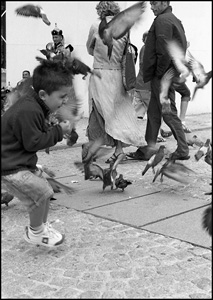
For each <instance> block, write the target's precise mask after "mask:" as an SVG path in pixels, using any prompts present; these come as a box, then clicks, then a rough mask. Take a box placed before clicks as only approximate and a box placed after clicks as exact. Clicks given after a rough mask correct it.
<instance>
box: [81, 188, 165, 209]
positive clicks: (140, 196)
mask: <svg viewBox="0 0 213 300" xmlns="http://www.w3.org/2000/svg"><path fill="white" fill-rule="evenodd" d="M160 192H161V191H156V192H151V193H149V194H146V195H139V196H135V197H131V198H128V199H123V200H120V201H117V202H113V203H107V204H103V205H99V206H95V207H92V208H87V209H83V210H81V211H83V212H84V211H89V210H92V209H96V208H100V207H104V206H110V205H114V204H117V203H121V202H126V201H130V200H134V199H137V198H142V197H146V196H150V195H153V194H157V193H160Z"/></svg>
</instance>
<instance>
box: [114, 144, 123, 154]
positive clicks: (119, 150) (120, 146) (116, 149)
mask: <svg viewBox="0 0 213 300" xmlns="http://www.w3.org/2000/svg"><path fill="white" fill-rule="evenodd" d="M120 153H123V147H122V143H121V141H116V147H115V155H118V154H120Z"/></svg>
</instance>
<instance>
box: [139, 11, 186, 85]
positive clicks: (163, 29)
mask: <svg viewBox="0 0 213 300" xmlns="http://www.w3.org/2000/svg"><path fill="white" fill-rule="evenodd" d="M171 39H175V40H177V41H178V42H179V43H180V45H181V46H182V47H183V50H184V51H185V52H186V48H187V40H186V36H185V31H184V28H183V25H182V23H181V21H180V20H179V19H178V18H177V17H176V16H175V15H174V14H173V13H172V7H171V6H168V7H167V8H166V9H165V10H164V11H163V12H162V13H161V14H160V15H159V16H157V17H156V18H155V19H154V22H153V23H152V25H151V27H150V29H149V32H148V36H147V40H146V47H145V51H144V56H143V79H144V82H148V81H150V80H152V79H153V78H154V77H155V76H157V77H158V78H162V76H163V75H164V74H165V72H166V71H167V70H168V69H169V68H170V67H171V66H173V63H172V61H171V58H170V56H169V54H168V51H167V48H166V42H167V41H168V40H171Z"/></svg>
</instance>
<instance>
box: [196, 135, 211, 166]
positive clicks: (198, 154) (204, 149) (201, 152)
mask: <svg viewBox="0 0 213 300" xmlns="http://www.w3.org/2000/svg"><path fill="white" fill-rule="evenodd" d="M210 150H211V144H210V139H207V140H206V142H205V144H204V145H203V146H201V147H200V148H199V149H198V151H197V152H196V153H195V159H196V161H199V160H200V159H201V157H203V156H204V155H206V154H207V152H208V151H210Z"/></svg>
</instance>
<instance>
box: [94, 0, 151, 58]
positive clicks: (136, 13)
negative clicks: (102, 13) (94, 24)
mask: <svg viewBox="0 0 213 300" xmlns="http://www.w3.org/2000/svg"><path fill="white" fill-rule="evenodd" d="M145 8H146V1H138V2H137V3H136V4H133V5H132V6H130V7H128V8H126V9H125V10H123V11H121V12H120V13H118V14H117V15H115V16H114V17H113V19H112V20H111V21H109V22H108V23H107V20H106V18H104V19H103V20H102V21H101V23H100V24H99V28H98V33H99V36H100V38H101V39H102V41H103V43H104V44H105V45H106V46H107V47H108V57H109V59H110V58H111V54H112V48H113V39H115V40H118V39H120V38H122V37H123V36H124V35H125V34H126V33H127V32H128V31H129V30H130V28H131V27H132V26H133V25H134V24H135V23H136V22H137V21H139V20H140V18H141V15H142V14H143V13H144V11H145Z"/></svg>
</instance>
